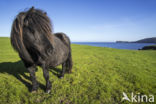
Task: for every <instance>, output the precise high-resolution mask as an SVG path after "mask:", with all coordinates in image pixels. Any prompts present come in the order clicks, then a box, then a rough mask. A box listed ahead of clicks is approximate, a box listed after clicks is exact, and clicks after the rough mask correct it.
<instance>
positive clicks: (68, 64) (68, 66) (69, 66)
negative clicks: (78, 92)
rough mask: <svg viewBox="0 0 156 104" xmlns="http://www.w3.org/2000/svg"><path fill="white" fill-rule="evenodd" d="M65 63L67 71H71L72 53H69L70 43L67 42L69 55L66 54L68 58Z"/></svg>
mask: <svg viewBox="0 0 156 104" xmlns="http://www.w3.org/2000/svg"><path fill="white" fill-rule="evenodd" d="M66 65H67V71H68V73H71V72H72V67H73V62H72V54H71V47H70V44H69V55H68V59H67V61H66Z"/></svg>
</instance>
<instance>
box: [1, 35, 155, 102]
mask: <svg viewBox="0 0 156 104" xmlns="http://www.w3.org/2000/svg"><path fill="white" fill-rule="evenodd" d="M72 56H73V61H74V67H73V72H72V74H66V75H65V77H64V78H63V79H59V78H58V77H57V74H59V73H60V70H61V69H60V68H61V66H59V67H58V69H57V70H56V69H55V70H54V69H50V70H49V71H50V80H51V81H52V92H51V93H50V94H46V93H45V92H44V89H45V80H44V78H43V73H42V70H41V68H39V69H38V71H37V72H36V75H37V80H38V82H39V83H40V87H39V90H38V92H36V93H30V91H29V90H30V88H31V81H30V78H29V73H28V71H27V70H26V69H25V67H24V65H23V63H22V62H21V60H20V58H19V57H18V54H17V53H16V52H15V51H14V50H13V49H12V47H11V45H10V41H9V38H0V103H1V104H121V99H122V97H123V95H122V93H123V92H125V93H127V94H128V96H130V94H131V93H132V92H133V93H135V94H138V93H140V94H145V95H149V94H153V95H156V76H155V75H156V51H152V50H150V51H142V50H141V51H138V50H119V49H112V48H104V47H92V46H86V45H75V44H72ZM155 98H156V96H155ZM122 104H130V103H129V102H128V101H123V102H122ZM141 104H143V103H141ZM146 104H147V103H146Z"/></svg>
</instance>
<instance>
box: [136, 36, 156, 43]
mask: <svg viewBox="0 0 156 104" xmlns="http://www.w3.org/2000/svg"><path fill="white" fill-rule="evenodd" d="M135 43H156V37H153V38H145V39H141V40H138V41H135Z"/></svg>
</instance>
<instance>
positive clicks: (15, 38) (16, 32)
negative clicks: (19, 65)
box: [11, 13, 33, 63]
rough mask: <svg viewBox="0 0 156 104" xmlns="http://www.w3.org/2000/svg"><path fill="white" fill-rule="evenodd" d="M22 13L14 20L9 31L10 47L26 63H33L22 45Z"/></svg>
mask: <svg viewBox="0 0 156 104" xmlns="http://www.w3.org/2000/svg"><path fill="white" fill-rule="evenodd" d="M24 17H25V16H24V13H20V14H19V15H17V17H16V18H15V20H14V22H13V24H12V30H11V45H12V46H13V48H14V49H15V50H16V51H17V52H18V53H19V56H20V57H21V58H22V59H23V60H25V61H26V62H30V63H33V60H32V58H31V56H30V55H29V53H28V51H27V49H26V47H25V45H24V43H23V23H24Z"/></svg>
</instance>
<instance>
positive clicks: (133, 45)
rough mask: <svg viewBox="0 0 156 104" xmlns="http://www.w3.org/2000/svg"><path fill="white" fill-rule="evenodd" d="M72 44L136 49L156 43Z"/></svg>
mask: <svg viewBox="0 0 156 104" xmlns="http://www.w3.org/2000/svg"><path fill="white" fill-rule="evenodd" d="M72 44H80V45H89V46H96V47H109V48H116V49H128V50H138V49H141V48H143V47H144V46H149V45H156V44H154V43H116V42H72Z"/></svg>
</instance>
